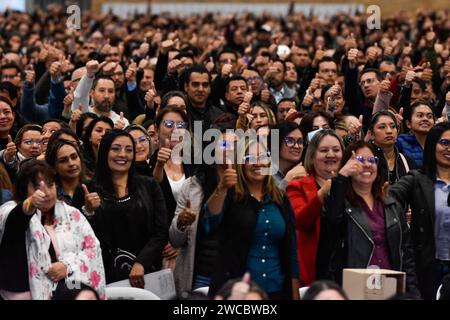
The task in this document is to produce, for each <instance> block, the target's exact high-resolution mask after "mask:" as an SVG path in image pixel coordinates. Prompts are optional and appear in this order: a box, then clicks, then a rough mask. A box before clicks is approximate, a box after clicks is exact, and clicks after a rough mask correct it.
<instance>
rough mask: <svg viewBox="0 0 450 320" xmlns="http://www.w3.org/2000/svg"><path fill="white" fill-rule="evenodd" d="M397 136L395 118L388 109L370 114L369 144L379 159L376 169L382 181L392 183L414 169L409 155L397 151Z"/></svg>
mask: <svg viewBox="0 0 450 320" xmlns="http://www.w3.org/2000/svg"><path fill="white" fill-rule="evenodd" d="M397 137H398V126H397V119H396V118H395V116H394V114H393V113H391V112H390V111H387V110H386V111H379V112H377V113H375V114H374V115H373V116H372V120H371V121H370V125H369V139H370V144H372V146H373V147H374V149H375V155H376V156H377V157H378V159H379V165H378V171H379V173H380V174H381V175H382V177H383V179H384V181H387V182H389V184H393V183H394V182H396V181H398V179H400V178H401V177H403V176H404V175H406V174H407V173H408V172H409V170H413V169H416V163H415V162H414V160H413V159H411V158H410V157H409V156H405V155H403V154H402V153H401V152H399V151H398V149H397V147H396V145H395V143H396V142H397Z"/></svg>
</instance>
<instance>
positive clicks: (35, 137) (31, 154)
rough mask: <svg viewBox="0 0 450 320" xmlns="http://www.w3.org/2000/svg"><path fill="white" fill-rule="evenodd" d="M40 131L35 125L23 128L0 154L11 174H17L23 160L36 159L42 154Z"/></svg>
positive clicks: (40, 128) (39, 127)
mask: <svg viewBox="0 0 450 320" xmlns="http://www.w3.org/2000/svg"><path fill="white" fill-rule="evenodd" d="M41 131H42V127H41V126H39V125H37V124H27V125H25V126H23V127H22V128H20V130H19V132H18V133H17V135H16V138H15V140H14V143H13V142H12V140H10V142H9V143H8V145H9V147H7V148H6V149H5V150H2V151H1V152H0V156H1V157H2V158H3V159H4V162H5V164H6V166H7V167H8V169H9V170H10V171H11V173H13V172H17V170H19V168H20V163H21V162H22V161H24V160H25V159H31V158H37V157H39V155H40V154H41V153H42V139H41ZM38 132H39V134H38ZM12 179H13V177H12Z"/></svg>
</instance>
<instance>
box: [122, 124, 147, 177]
mask: <svg viewBox="0 0 450 320" xmlns="http://www.w3.org/2000/svg"><path fill="white" fill-rule="evenodd" d="M125 131H126V132H128V133H129V134H130V135H131V136H132V137H133V139H134V143H135V144H136V163H135V165H136V173H137V174H140V175H143V176H149V177H151V176H152V171H151V170H150V165H149V160H150V138H149V136H148V133H147V131H146V130H145V128H144V127H142V126H140V125H138V124H132V125H130V126H128V127H126V128H125Z"/></svg>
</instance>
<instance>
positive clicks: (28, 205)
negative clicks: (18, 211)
mask: <svg viewBox="0 0 450 320" xmlns="http://www.w3.org/2000/svg"><path fill="white" fill-rule="evenodd" d="M23 204H24V205H25V210H26V211H27V212H28V211H30V207H31V200H30V199H29V198H27V199H26V200H25V201H24V202H23Z"/></svg>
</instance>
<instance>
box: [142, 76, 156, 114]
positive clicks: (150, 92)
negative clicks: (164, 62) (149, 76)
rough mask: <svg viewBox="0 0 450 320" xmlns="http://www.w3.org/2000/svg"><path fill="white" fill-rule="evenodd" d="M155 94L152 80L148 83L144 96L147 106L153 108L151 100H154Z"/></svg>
mask: <svg viewBox="0 0 450 320" xmlns="http://www.w3.org/2000/svg"><path fill="white" fill-rule="evenodd" d="M156 94H157V93H156V89H155V84H154V83H153V82H152V83H151V85H150V89H148V91H147V93H146V94H145V97H144V100H145V105H146V106H147V108H149V109H153V102H154V100H155V97H156Z"/></svg>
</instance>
